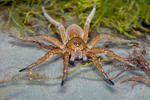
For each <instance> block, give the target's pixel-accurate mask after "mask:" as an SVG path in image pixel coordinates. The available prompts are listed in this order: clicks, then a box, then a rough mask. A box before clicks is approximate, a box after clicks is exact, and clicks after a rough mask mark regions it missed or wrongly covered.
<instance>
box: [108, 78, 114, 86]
mask: <svg viewBox="0 0 150 100" xmlns="http://www.w3.org/2000/svg"><path fill="white" fill-rule="evenodd" d="M107 82H109V83H110V84H111V85H114V84H115V83H114V82H113V81H111V80H110V79H107Z"/></svg>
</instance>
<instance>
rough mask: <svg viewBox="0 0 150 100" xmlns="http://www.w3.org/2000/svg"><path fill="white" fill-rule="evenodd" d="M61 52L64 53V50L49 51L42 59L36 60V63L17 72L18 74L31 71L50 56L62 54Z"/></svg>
mask: <svg viewBox="0 0 150 100" xmlns="http://www.w3.org/2000/svg"><path fill="white" fill-rule="evenodd" d="M63 52H64V50H62V49H54V50H51V51H49V52H47V53H46V54H45V55H44V56H43V57H42V58H40V59H38V60H37V61H36V62H34V63H32V64H31V65H29V66H27V67H25V68H23V69H21V70H19V72H22V71H25V70H30V69H32V68H33V67H35V66H37V65H39V64H40V63H42V62H43V61H45V60H46V59H47V58H48V57H49V56H50V55H52V54H62V53H63Z"/></svg>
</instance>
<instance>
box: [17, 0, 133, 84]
mask: <svg viewBox="0 0 150 100" xmlns="http://www.w3.org/2000/svg"><path fill="white" fill-rule="evenodd" d="M95 11H96V3H94V6H93V9H92V11H91V12H90V14H89V16H88V17H87V20H86V22H85V24H84V28H83V29H82V28H81V27H80V26H78V25H77V24H72V25H70V26H68V27H67V29H66V30H65V28H64V26H63V24H61V23H60V22H57V21H56V20H54V19H53V18H52V17H51V16H49V15H48V14H47V13H46V11H45V8H44V7H42V12H43V14H44V16H45V17H46V19H47V20H48V21H49V22H50V23H51V24H53V25H54V26H55V27H56V28H57V29H58V30H59V32H60V36H61V39H62V42H61V41H59V40H58V39H57V38H54V37H51V36H45V35H42V36H34V37H25V38H23V37H18V38H19V39H20V40H23V41H36V40H47V41H49V42H51V43H52V44H54V45H55V46H56V47H57V48H52V49H50V48H48V49H49V51H48V52H47V53H46V54H45V55H44V56H43V57H41V58H40V59H38V60H37V61H36V62H34V63H32V64H31V65H29V66H27V67H25V68H23V69H21V70H19V72H22V71H26V70H30V69H32V68H34V67H35V66H37V65H39V64H40V63H42V62H43V61H45V60H46V59H47V58H48V57H49V56H51V55H54V54H64V70H63V77H62V81H61V85H63V84H64V80H65V79H66V77H67V71H68V63H69V60H70V61H75V60H76V59H82V60H83V61H86V60H87V58H88V57H89V58H91V59H92V60H93V61H94V62H95V64H96V67H97V68H98V70H99V71H100V73H101V74H102V75H103V76H104V79H105V80H106V81H108V82H109V83H111V84H112V85H113V84H114V83H113V81H111V80H110V79H109V77H108V76H107V74H106V73H105V72H104V70H103V68H102V67H101V65H100V64H99V61H98V58H97V56H96V53H106V54H108V55H109V56H112V57H114V58H115V59H117V60H119V61H122V62H124V63H127V64H129V65H131V66H134V65H133V64H131V63H130V62H128V61H127V60H126V59H124V58H122V57H120V56H118V55H116V54H115V53H113V52H112V51H110V50H107V49H104V48H98V47H94V46H95V44H96V43H97V42H98V41H100V40H101V39H103V38H108V39H112V40H114V41H117V40H115V39H114V38H112V37H111V36H107V35H102V36H101V35H99V36H97V37H95V38H94V39H93V40H91V41H90V42H87V40H88V31H89V28H90V22H91V20H92V18H93V16H94V14H95ZM127 41H128V40H127Z"/></svg>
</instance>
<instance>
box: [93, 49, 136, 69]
mask: <svg viewBox="0 0 150 100" xmlns="http://www.w3.org/2000/svg"><path fill="white" fill-rule="evenodd" d="M91 51H92V52H93V53H106V54H108V55H109V56H112V57H113V58H115V59H117V60H119V61H121V62H124V63H126V64H128V65H130V66H133V67H135V68H136V66H135V65H133V64H131V63H130V62H128V61H127V60H126V59H124V58H122V57H120V56H118V55H116V54H115V53H113V52H112V51H110V50H106V49H104V48H92V49H91Z"/></svg>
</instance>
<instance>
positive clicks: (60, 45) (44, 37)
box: [16, 36, 64, 49]
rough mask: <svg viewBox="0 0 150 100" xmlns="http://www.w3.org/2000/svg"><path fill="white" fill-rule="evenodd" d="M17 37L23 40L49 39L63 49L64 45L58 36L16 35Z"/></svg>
mask: <svg viewBox="0 0 150 100" xmlns="http://www.w3.org/2000/svg"><path fill="white" fill-rule="evenodd" d="M16 38H17V39H20V40H22V41H33V40H47V41H49V42H51V43H53V44H54V45H56V46H57V47H59V48H61V49H63V48H64V45H63V44H62V43H61V42H60V41H59V40H58V39H56V38H54V37H50V36H35V37H24V38H23V37H16Z"/></svg>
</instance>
